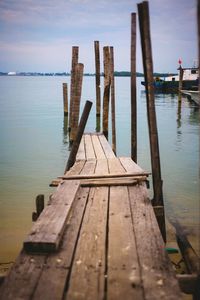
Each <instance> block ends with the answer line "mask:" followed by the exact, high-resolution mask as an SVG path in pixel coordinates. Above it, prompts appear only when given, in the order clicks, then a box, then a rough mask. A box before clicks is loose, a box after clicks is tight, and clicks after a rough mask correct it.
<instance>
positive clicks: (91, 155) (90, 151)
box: [84, 134, 96, 160]
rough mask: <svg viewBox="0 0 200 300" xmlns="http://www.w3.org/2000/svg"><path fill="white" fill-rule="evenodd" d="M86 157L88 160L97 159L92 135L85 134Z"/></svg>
mask: <svg viewBox="0 0 200 300" xmlns="http://www.w3.org/2000/svg"><path fill="white" fill-rule="evenodd" d="M84 138H85V156H86V159H87V160H90V159H96V155H95V152H94V147H93V143H92V138H91V135H90V134H85V135H84Z"/></svg>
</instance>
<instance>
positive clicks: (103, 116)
mask: <svg viewBox="0 0 200 300" xmlns="http://www.w3.org/2000/svg"><path fill="white" fill-rule="evenodd" d="M94 53H95V79H96V131H97V132H100V131H101V127H102V131H103V133H104V135H105V137H106V138H108V120H109V103H110V99H111V114H112V148H113V151H114V152H116V129H115V83H114V48H113V47H109V46H105V47H103V61H104V73H103V74H104V92H103V107H102V103H101V72H100V45H99V41H94ZM78 56H79V47H77V46H74V47H72V67H71V83H70V104H69V112H68V86H67V83H63V100H64V115H65V116H66V117H68V116H69V126H68V131H69V141H70V145H72V144H73V142H74V141H75V139H76V136H77V132H78V123H79V111H80V101H81V92H82V82H83V71H84V65H83V64H82V63H79V62H78ZM102 108H103V112H102ZM68 113H69V114H68ZM101 120H102V126H101Z"/></svg>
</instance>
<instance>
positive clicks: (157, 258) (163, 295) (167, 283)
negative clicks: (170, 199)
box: [128, 184, 182, 300]
mask: <svg viewBox="0 0 200 300" xmlns="http://www.w3.org/2000/svg"><path fill="white" fill-rule="evenodd" d="M128 190H129V195H130V205H131V214H132V220H133V227H134V232H135V240H136V246H137V250H138V257H139V261H140V272H141V276H142V283H143V288H144V298H145V299H147V300H156V299H166V300H168V299H171V300H173V299H182V298H181V293H180V290H179V287H178V282H177V280H176V278H175V273H174V271H173V269H172V265H171V263H170V260H169V258H168V256H167V253H166V251H165V244H164V242H163V240H162V237H161V234H160V231H159V228H158V224H157V221H156V218H155V215H154V212H153V208H152V205H151V201H150V200H149V199H148V196H147V189H146V187H145V186H144V185H143V184H140V185H135V186H131V187H128Z"/></svg>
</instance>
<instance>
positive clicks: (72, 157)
mask: <svg viewBox="0 0 200 300" xmlns="http://www.w3.org/2000/svg"><path fill="white" fill-rule="evenodd" d="M91 107H92V102H90V101H86V103H85V107H84V110H83V113H82V116H81V119H80V123H79V126H78V132H77V135H76V139H75V141H74V142H73V145H72V149H71V152H70V155H69V158H68V162H67V165H66V168H65V172H64V173H66V172H67V171H68V170H69V169H70V168H71V167H72V166H73V164H74V162H75V160H76V154H77V152H78V148H79V145H80V142H81V138H82V136H83V132H84V130H85V125H86V123H87V120H88V117H89V113H90V110H91Z"/></svg>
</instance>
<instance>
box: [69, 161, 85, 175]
mask: <svg viewBox="0 0 200 300" xmlns="http://www.w3.org/2000/svg"><path fill="white" fill-rule="evenodd" d="M84 165H85V160H80V161H76V162H75V164H74V165H73V166H72V168H71V169H69V171H67V172H66V173H65V175H66V176H71V175H75V174H79V173H80V172H81V171H82V169H83V167H84Z"/></svg>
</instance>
